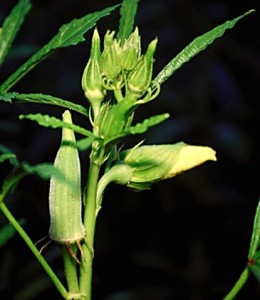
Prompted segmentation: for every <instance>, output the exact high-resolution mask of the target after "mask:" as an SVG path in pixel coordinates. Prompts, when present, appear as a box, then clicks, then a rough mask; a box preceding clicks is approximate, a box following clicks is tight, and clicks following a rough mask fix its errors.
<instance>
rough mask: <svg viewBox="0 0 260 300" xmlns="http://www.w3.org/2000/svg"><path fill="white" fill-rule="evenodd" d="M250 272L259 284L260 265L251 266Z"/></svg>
mask: <svg viewBox="0 0 260 300" xmlns="http://www.w3.org/2000/svg"><path fill="white" fill-rule="evenodd" d="M249 270H250V271H251V272H252V273H253V274H254V276H255V278H256V279H257V281H258V282H260V263H256V264H255V265H252V266H249Z"/></svg>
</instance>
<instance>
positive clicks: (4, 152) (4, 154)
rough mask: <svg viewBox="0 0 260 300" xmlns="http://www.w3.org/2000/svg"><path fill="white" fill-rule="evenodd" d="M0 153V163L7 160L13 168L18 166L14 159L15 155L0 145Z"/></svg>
mask: <svg viewBox="0 0 260 300" xmlns="http://www.w3.org/2000/svg"><path fill="white" fill-rule="evenodd" d="M0 152H2V155H0V163H1V162H4V161H5V160H9V162H10V163H11V164H12V165H13V166H14V167H17V166H18V164H19V162H18V160H17V159H16V155H15V154H14V153H13V152H12V151H11V150H10V149H8V148H6V147H5V146H3V145H1V144H0Z"/></svg>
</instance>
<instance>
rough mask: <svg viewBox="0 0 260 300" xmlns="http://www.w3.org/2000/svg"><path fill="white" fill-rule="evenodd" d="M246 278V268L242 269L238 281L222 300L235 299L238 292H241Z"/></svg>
mask: <svg viewBox="0 0 260 300" xmlns="http://www.w3.org/2000/svg"><path fill="white" fill-rule="evenodd" d="M248 276H249V270H248V267H246V268H245V269H244V271H243V272H242V273H241V275H240V277H239V279H238V281H237V282H236V283H235V285H234V286H233V288H232V290H231V291H230V292H229V293H228V294H227V295H226V296H225V298H224V299H223V300H232V299H234V298H235V297H236V295H237V294H238V292H239V291H240V290H241V288H242V287H243V286H244V284H245V283H246V281H247V279H248Z"/></svg>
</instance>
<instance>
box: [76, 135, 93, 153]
mask: <svg viewBox="0 0 260 300" xmlns="http://www.w3.org/2000/svg"><path fill="white" fill-rule="evenodd" d="M94 140H95V138H94V137H87V138H84V139H81V140H79V141H77V143H76V147H77V149H79V150H80V151H85V150H87V149H89V148H90V146H91V145H92V143H93V141H94Z"/></svg>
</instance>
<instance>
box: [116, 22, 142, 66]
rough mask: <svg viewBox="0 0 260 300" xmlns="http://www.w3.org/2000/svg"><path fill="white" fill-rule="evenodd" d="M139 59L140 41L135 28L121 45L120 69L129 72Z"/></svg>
mask: <svg viewBox="0 0 260 300" xmlns="http://www.w3.org/2000/svg"><path fill="white" fill-rule="evenodd" d="M140 57H141V41H140V36H139V32H138V28H137V27H136V29H135V31H134V32H133V33H132V34H131V35H130V36H129V38H128V39H127V40H126V41H125V42H124V43H123V46H122V53H121V57H120V61H121V67H122V69H124V70H126V71H131V70H132V69H133V68H134V67H135V66H136V65H137V63H138V61H139V59H140Z"/></svg>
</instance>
